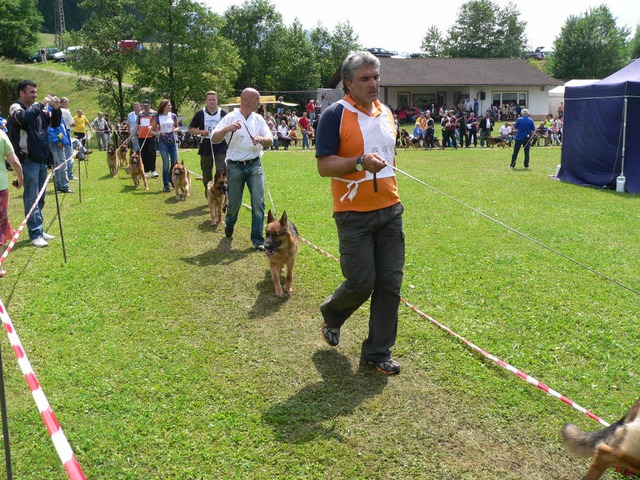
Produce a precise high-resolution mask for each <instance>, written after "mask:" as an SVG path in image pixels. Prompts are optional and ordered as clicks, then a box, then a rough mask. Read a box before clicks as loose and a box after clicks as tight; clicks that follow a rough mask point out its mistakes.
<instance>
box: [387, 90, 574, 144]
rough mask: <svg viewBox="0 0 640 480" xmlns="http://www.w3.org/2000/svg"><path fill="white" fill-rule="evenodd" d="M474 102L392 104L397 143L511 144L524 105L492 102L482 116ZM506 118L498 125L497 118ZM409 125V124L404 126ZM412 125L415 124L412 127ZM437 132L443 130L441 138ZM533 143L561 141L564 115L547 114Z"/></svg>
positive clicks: (498, 120) (559, 142)
mask: <svg viewBox="0 0 640 480" xmlns="http://www.w3.org/2000/svg"><path fill="white" fill-rule="evenodd" d="M474 105H475V103H471V102H460V103H459V104H458V105H457V106H456V107H454V106H451V107H450V108H449V109H444V108H443V107H438V106H436V105H434V104H432V105H431V106H430V108H423V109H420V108H418V107H417V106H414V107H399V108H396V109H393V108H391V110H392V111H393V113H394V118H395V121H396V130H397V132H398V133H397V146H398V147H408V146H416V145H420V146H421V147H423V148H424V149H426V150H429V149H432V148H434V147H436V146H439V147H440V148H449V147H452V148H458V147H461V148H469V147H471V146H472V145H473V146H474V147H477V146H478V143H480V147H485V146H487V147H489V146H492V145H493V144H494V141H493V140H494V139H496V138H497V139H499V140H503V141H504V142H505V144H506V145H508V146H511V144H512V143H513V137H514V135H515V130H514V127H513V125H514V121H515V120H517V119H518V118H519V117H520V116H521V112H522V110H523V108H524V107H522V106H520V105H516V104H515V103H513V102H512V103H510V104H504V105H502V106H501V107H500V106H498V105H493V106H492V107H491V108H489V109H487V110H486V111H485V113H484V115H483V116H482V117H478V116H477V113H476V112H475V110H476V108H475V107H474ZM503 121H504V122H505V123H504V125H502V126H500V127H499V128H498V127H496V122H503ZM405 125H406V126H405ZM411 125H412V126H413V128H411ZM437 132H439V133H440V138H441V139H442V141H441V142H440V140H439V138H438V136H437ZM532 145H535V146H560V145H562V118H561V117H559V116H554V115H553V114H549V115H547V117H546V118H545V119H544V121H542V122H541V123H540V124H539V125H538V127H537V129H536V134H535V136H534V138H533V139H532Z"/></svg>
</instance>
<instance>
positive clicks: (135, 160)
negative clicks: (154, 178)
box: [126, 150, 149, 190]
mask: <svg viewBox="0 0 640 480" xmlns="http://www.w3.org/2000/svg"><path fill="white" fill-rule="evenodd" d="M126 171H127V173H128V174H129V175H131V178H132V179H133V183H134V184H135V186H136V189H138V188H140V179H142V181H143V182H144V189H145V190H149V185H147V177H145V176H144V165H143V164H142V159H141V158H140V152H139V151H138V150H136V151H135V152H133V153H132V154H131V158H130V159H129V166H128V167H127V168H126Z"/></svg>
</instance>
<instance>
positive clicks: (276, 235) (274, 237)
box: [264, 210, 300, 297]
mask: <svg viewBox="0 0 640 480" xmlns="http://www.w3.org/2000/svg"><path fill="white" fill-rule="evenodd" d="M265 236H266V239H265V242H264V253H265V254H266V255H267V258H268V259H269V268H270V269H271V280H273V288H274V289H275V293H276V297H282V295H283V293H291V283H292V282H293V264H294V263H295V261H296V255H297V254H298V250H300V236H299V235H298V229H297V228H296V227H295V225H294V224H293V223H291V222H290V221H289V220H287V212H286V211H285V212H282V216H281V217H280V220H276V218H275V217H274V216H273V214H272V213H271V210H269V214H268V215H267V231H266V235H265ZM285 265H286V266H287V277H286V279H285V284H284V291H283V290H282V285H281V284H280V274H281V273H282V270H283V269H284V266H285Z"/></svg>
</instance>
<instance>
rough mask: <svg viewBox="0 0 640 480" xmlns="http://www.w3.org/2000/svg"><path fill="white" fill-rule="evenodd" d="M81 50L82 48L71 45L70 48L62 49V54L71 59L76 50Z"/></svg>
mask: <svg viewBox="0 0 640 480" xmlns="http://www.w3.org/2000/svg"><path fill="white" fill-rule="evenodd" d="M81 48H82V46H80V45H72V46H70V47H67V48H65V49H64V53H65V55H66V56H67V57H71V56H73V55H75V54H76V53H78V50H80V49H81Z"/></svg>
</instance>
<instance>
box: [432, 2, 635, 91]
mask: <svg viewBox="0 0 640 480" xmlns="http://www.w3.org/2000/svg"><path fill="white" fill-rule="evenodd" d="M548 15H553V9H550V10H549V12H548ZM525 28H526V22H525V21H523V20H521V19H520V12H519V10H518V7H517V6H516V5H515V4H509V5H507V6H506V7H504V8H502V7H500V6H498V5H496V4H494V3H493V2H491V1H490V0H471V1H469V2H467V3H465V4H464V5H463V6H462V7H460V9H459V11H458V14H457V16H456V22H455V23H454V24H453V25H452V26H451V27H450V28H449V29H448V30H447V32H441V31H440V30H439V29H438V27H437V26H435V25H432V26H431V27H429V28H428V29H427V33H426V35H425V36H424V38H423V40H422V45H421V48H422V50H423V52H425V54H426V55H427V56H430V57H450V58H499V57H509V58H519V57H522V56H523V53H524V52H525V50H526V46H527V36H526V34H525ZM551 40H552V39H550V41H551ZM552 43H553V53H552V54H551V56H550V58H549V61H548V62H547V63H546V64H543V70H545V71H546V72H547V73H549V74H550V75H552V76H553V77H555V78H557V79H560V80H570V79H573V78H604V77H606V76H608V75H610V74H612V73H614V72H616V71H618V70H620V69H621V68H622V67H624V66H626V65H627V64H628V63H629V62H630V61H631V60H632V59H634V58H638V57H640V27H639V26H636V28H635V35H633V36H631V30H630V29H629V28H628V27H626V26H622V27H619V26H617V24H616V18H615V17H614V16H613V14H612V13H611V10H609V7H607V6H606V5H604V4H603V5H601V6H598V7H595V8H591V9H589V10H587V11H586V12H584V13H582V14H579V15H571V16H569V17H568V18H567V19H566V21H565V23H564V25H563V26H562V29H561V31H560V33H559V35H558V36H557V37H555V39H553V42H552Z"/></svg>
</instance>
